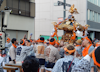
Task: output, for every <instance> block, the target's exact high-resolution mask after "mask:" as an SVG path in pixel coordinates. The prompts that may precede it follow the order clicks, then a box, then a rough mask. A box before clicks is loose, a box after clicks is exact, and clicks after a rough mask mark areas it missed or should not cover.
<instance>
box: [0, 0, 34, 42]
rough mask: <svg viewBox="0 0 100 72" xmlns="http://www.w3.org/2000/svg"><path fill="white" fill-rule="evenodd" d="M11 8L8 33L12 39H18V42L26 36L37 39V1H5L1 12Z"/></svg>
mask: <svg viewBox="0 0 100 72" xmlns="http://www.w3.org/2000/svg"><path fill="white" fill-rule="evenodd" d="M4 7H9V9H10V10H12V12H11V14H10V16H9V21H8V26H7V28H6V30H5V31H6V33H7V34H8V37H10V38H17V40H18V41H20V39H22V38H23V36H24V35H25V34H26V36H27V37H28V38H29V37H30V34H31V33H32V34H33V36H32V38H33V39H34V37H35V34H34V33H35V0H3V3H2V5H1V7H0V10H3V9H4Z"/></svg>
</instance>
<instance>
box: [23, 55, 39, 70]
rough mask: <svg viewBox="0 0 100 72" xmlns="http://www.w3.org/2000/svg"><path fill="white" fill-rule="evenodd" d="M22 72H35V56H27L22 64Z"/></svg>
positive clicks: (36, 62)
mask: <svg viewBox="0 0 100 72" xmlns="http://www.w3.org/2000/svg"><path fill="white" fill-rule="evenodd" d="M22 68H23V71H24V72H37V71H38V69H39V60H38V59H37V58H35V56H27V57H26V58H25V59H24V62H23V64H22Z"/></svg>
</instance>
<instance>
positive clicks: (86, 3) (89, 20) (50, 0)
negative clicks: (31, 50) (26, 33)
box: [35, 0, 100, 39]
mask: <svg viewBox="0 0 100 72" xmlns="http://www.w3.org/2000/svg"><path fill="white" fill-rule="evenodd" d="M58 1H61V2H63V0H36V18H35V38H36V39H37V38H38V37H39V36H40V35H44V36H50V34H51V32H52V29H53V24H52V22H58V19H59V18H63V11H64V10H63V6H54V3H57V2H58ZM66 3H68V4H71V5H72V4H74V5H75V8H77V10H78V12H79V14H74V16H75V19H76V20H77V22H79V23H80V24H82V25H85V24H89V25H90V27H89V36H90V37H91V38H92V39H94V38H98V39H100V36H99V35H100V34H99V31H100V28H99V27H100V26H99V25H100V0H66ZM69 8H70V7H67V6H66V18H67V17H68V15H69V14H70V13H69V11H68V10H69ZM58 35H59V36H60V37H61V36H62V35H63V31H61V30H60V31H59V30H58Z"/></svg>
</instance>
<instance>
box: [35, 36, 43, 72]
mask: <svg viewBox="0 0 100 72" xmlns="http://www.w3.org/2000/svg"><path fill="white" fill-rule="evenodd" d="M38 42H39V43H38V44H37V45H36V46H35V48H34V52H35V53H36V58H38V59H39V63H40V68H41V69H40V70H41V72H44V70H45V45H44V37H40V38H39V40H38Z"/></svg>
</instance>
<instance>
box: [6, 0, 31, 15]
mask: <svg viewBox="0 0 100 72" xmlns="http://www.w3.org/2000/svg"><path fill="white" fill-rule="evenodd" d="M7 6H8V7H9V8H10V9H11V10H12V13H13V14H20V15H24V16H30V2H29V0H7Z"/></svg>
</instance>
